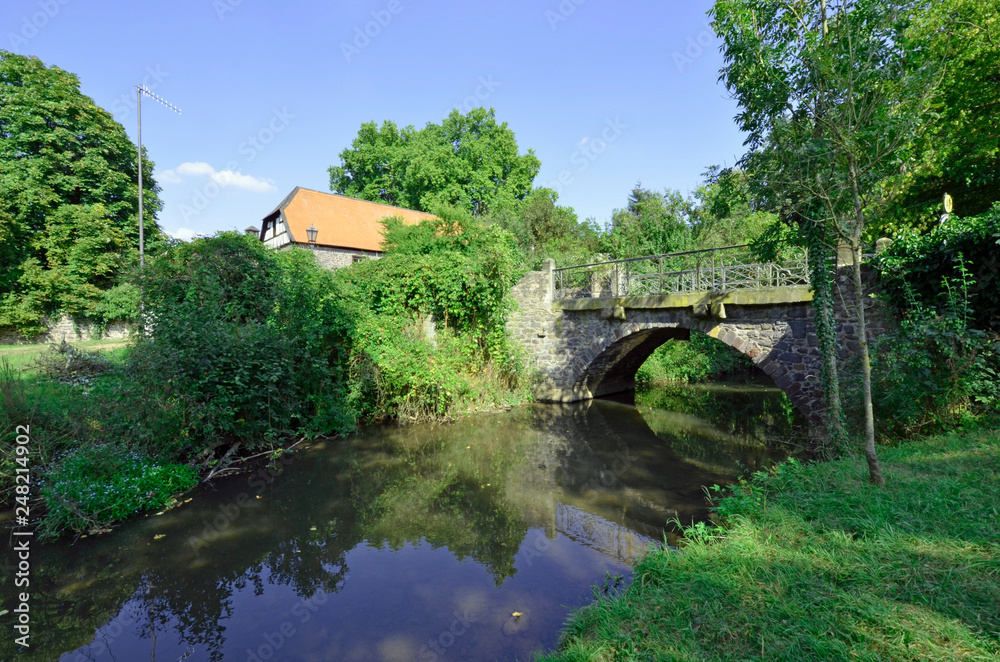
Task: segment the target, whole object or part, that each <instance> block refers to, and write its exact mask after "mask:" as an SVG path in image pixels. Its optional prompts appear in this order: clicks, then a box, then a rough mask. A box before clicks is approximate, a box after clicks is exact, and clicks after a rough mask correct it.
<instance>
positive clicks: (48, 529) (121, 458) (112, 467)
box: [39, 444, 198, 538]
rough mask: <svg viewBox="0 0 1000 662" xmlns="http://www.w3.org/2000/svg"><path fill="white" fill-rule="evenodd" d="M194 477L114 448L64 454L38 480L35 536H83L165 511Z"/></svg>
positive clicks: (181, 468)
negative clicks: (41, 512)
mask: <svg viewBox="0 0 1000 662" xmlns="http://www.w3.org/2000/svg"><path fill="white" fill-rule="evenodd" d="M197 482H198V475H197V473H196V472H195V470H194V469H193V468H191V467H189V466H183V465H179V464H169V463H159V462H156V461H154V460H153V459H152V458H150V457H149V456H148V455H146V454H144V453H140V452H138V451H130V450H128V449H126V448H124V447H122V446H118V445H114V444H101V445H94V446H88V447H85V448H79V449H76V450H73V451H71V452H69V453H68V454H67V455H66V456H65V457H63V458H62V459H60V460H59V461H58V462H57V463H56V464H55V466H54V467H53V468H52V469H51V470H49V471H48V473H47V474H46V476H45V478H44V479H43V480H42V488H41V490H42V497H43V499H44V500H45V506H46V513H45V516H44V519H43V520H42V523H41V525H40V526H39V536H40V537H42V538H54V537H57V536H59V535H60V534H61V533H63V532H64V531H85V530H87V529H91V528H94V527H101V526H106V525H108V524H110V523H112V522H115V521H118V520H121V519H125V518H126V517H128V516H130V515H132V514H133V513H136V512H140V511H143V510H150V509H153V508H161V507H162V506H164V505H166V504H167V503H168V502H169V501H170V498H171V496H172V495H173V494H176V493H177V492H182V491H184V490H187V489H190V488H191V487H193V486H194V485H195V484H196V483H197Z"/></svg>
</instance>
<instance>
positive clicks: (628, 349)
mask: <svg viewBox="0 0 1000 662" xmlns="http://www.w3.org/2000/svg"><path fill="white" fill-rule="evenodd" d="M692 334H696V335H704V336H706V337H709V338H712V342H713V343H721V344H722V345H724V346H727V347H728V348H729V349H730V350H731V351H733V352H738V353H740V354H742V355H744V356H746V357H747V358H748V359H750V360H751V361H752V360H753V359H754V358H755V356H758V355H759V353H760V350H759V348H757V347H756V346H755V345H753V344H752V343H750V342H748V341H746V340H745V339H744V338H742V337H740V336H739V335H737V334H734V333H725V334H719V336H718V337H715V336H714V335H713V336H710V335H708V334H706V333H703V332H702V331H701V330H700V329H698V328H695V329H689V328H686V327H684V326H681V325H677V326H668V327H660V328H644V329H638V330H636V331H634V332H633V333H629V334H628V335H624V336H622V337H621V338H619V339H617V340H612V341H610V342H608V343H607V344H606V346H604V347H603V348H602V349H601V351H599V352H597V353H596V355H595V356H594V358H593V359H592V360H591V361H589V362H588V363H586V365H584V366H582V370H581V374H580V380H579V381H578V385H579V387H583V389H586V391H587V392H589V394H590V397H602V396H606V395H614V394H616V393H623V392H626V391H630V390H633V389H634V388H635V384H636V380H635V378H636V373H637V372H638V370H639V367H640V366H642V364H643V363H645V362H646V361H647V360H648V359H649V357H650V356H652V354H653V352H654V351H656V349H657V348H658V347H660V346H661V345H663V344H665V343H667V342H669V341H670V340H682V341H690V339H691V337H692ZM754 364H755V365H754V367H753V370H759V371H760V372H762V373H764V374H765V375H767V376H769V377H770V379H771V380H772V381H773V382H774V383H775V385H776V386H777V387H778V388H780V389H781V390H782V391H784V392H785V394H786V395H788V396H789V398H790V399H791V401H792V402H793V404H795V406H796V409H798V410H799V412H800V413H801V414H803V415H804V416H806V417H807V418H814V412H811V411H809V410H808V408H805V407H803V406H802V405H803V404H804V402H803V400H802V398H801V397H796V394H797V393H798V392H799V390H800V389H801V387H802V383H800V382H798V381H794V380H792V379H782V378H779V377H778V376H777V374H776V373H775V372H773V371H768V370H764V369H762V368H763V367H764V365H765V364H764V363H758V362H754ZM781 374H782V375H783V373H781ZM800 396H801V394H800Z"/></svg>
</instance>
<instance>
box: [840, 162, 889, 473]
mask: <svg viewBox="0 0 1000 662" xmlns="http://www.w3.org/2000/svg"><path fill="white" fill-rule="evenodd" d="M848 176H849V177H850V180H851V192H852V194H853V196H854V216H855V218H854V228H853V232H852V233H851V257H852V260H851V261H852V262H854V269H853V271H854V303H855V305H856V306H857V311H858V312H857V314H858V342H859V343H860V345H861V391H862V394H863V395H864V399H865V459H866V460H868V477H869V478H870V479H871V481H872V483H874V484H875V485H878V486H879V487H882V486H883V485H885V478H884V477H883V476H882V467H881V465H880V464H879V461H878V453H876V452H875V413H874V411H873V410H872V364H871V357H870V356H869V354H868V326H867V324H866V323H865V290H864V285H863V283H862V282H861V232H862V231H863V230H864V227H865V212H864V208H863V207H862V205H861V196H860V195H859V193H858V178H857V170H856V169H855V165H854V160H853V159H851V160H850V165H849V172H848Z"/></svg>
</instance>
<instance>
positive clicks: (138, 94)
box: [135, 85, 181, 268]
mask: <svg viewBox="0 0 1000 662" xmlns="http://www.w3.org/2000/svg"><path fill="white" fill-rule="evenodd" d="M143 95H145V96H147V97H149V98H150V99H152V100H153V101H156V102H159V103H160V104H162V105H164V106H166V107H167V108H169V109H170V110H172V111H174V112H175V113H177V114H178V115H180V114H181V109H180V108H178V107H177V106H175V105H174V104H172V103H170V102H169V101H167V100H166V99H162V98H160V97H159V96H157V95H155V94H153V92H152V90H150V89H149V88H148V87H146V86H145V85H136V86H135V99H136V104H137V106H138V108H139V113H138V114H139V136H138V137H139V267H140V268H142V267H144V266H145V265H146V257H145V240H144V237H143V230H142V97H143Z"/></svg>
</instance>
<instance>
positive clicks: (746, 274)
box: [553, 244, 809, 300]
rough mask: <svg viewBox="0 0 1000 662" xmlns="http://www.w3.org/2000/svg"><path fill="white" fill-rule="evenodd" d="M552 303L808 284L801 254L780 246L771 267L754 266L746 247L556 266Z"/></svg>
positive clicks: (799, 250) (805, 257)
mask: <svg viewBox="0 0 1000 662" xmlns="http://www.w3.org/2000/svg"><path fill="white" fill-rule="evenodd" d="M553 279H554V282H553V287H554V296H555V298H556V299H557V300H566V299H599V298H604V297H625V296H645V295H653V294H676V293H682V292H722V291H728V290H739V289H748V288H762V287H783V286H788V285H808V284H809V264H808V255H807V254H806V250H805V249H804V248H801V247H797V246H784V247H783V248H782V249H781V251H780V257H779V259H778V260H777V261H775V262H766V263H760V262H756V261H754V258H753V255H752V254H751V252H750V246H749V244H741V245H738V246H724V247H721V248H707V249H703V250H697V251H684V252H681V253H666V254H663V255H651V256H649V257H637V258H630V259H627V260H612V261H610V262H599V263H596V264H583V265H579V266H574V267H561V268H558V269H555V270H554V272H553Z"/></svg>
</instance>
